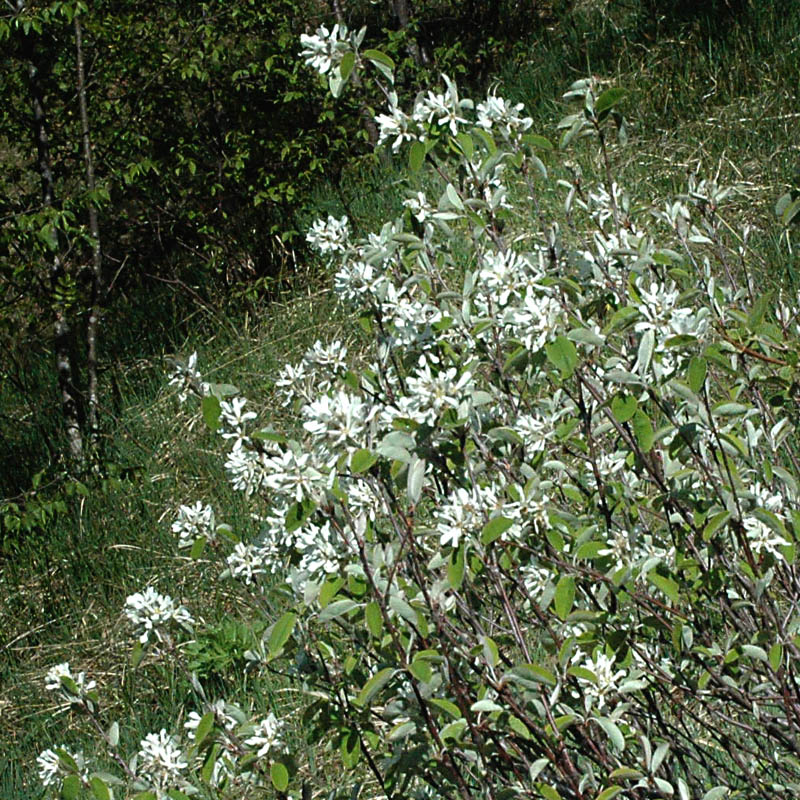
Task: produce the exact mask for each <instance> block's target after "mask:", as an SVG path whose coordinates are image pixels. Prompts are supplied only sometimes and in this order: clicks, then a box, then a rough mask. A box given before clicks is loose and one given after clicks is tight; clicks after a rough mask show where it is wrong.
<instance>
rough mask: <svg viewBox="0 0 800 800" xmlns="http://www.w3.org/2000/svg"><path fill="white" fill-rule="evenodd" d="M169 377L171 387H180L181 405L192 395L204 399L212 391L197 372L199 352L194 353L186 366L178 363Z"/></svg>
mask: <svg viewBox="0 0 800 800" xmlns="http://www.w3.org/2000/svg"><path fill="white" fill-rule="evenodd" d="M168 377H169V385H170V386H177V387H178V389H179V391H178V400H180V402H181V403H185V402H186V400H187V399H188V397H189V395H190V394H192V393H195V394H199V395H200V396H201V397H204V396H205V395H207V394H208V392H209V390H210V384H208V383H207V382H206V381H204V380H203V378H202V375H200V373H199V372H198V371H197V352H194V353H192V354H191V355H190V356H189V360H188V361H187V362H186V363H185V364H184V363H182V362H180V361H176V362H175V363H174V365H173V370H172V372H171V373H170V374H169V376H168Z"/></svg>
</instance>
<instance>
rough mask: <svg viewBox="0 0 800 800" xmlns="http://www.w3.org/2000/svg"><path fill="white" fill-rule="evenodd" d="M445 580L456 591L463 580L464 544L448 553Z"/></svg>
mask: <svg viewBox="0 0 800 800" xmlns="http://www.w3.org/2000/svg"><path fill="white" fill-rule="evenodd" d="M447 580H448V581H449V583H450V585H451V586H452V587H453V588H454V589H455V590H456V591H458V590H459V589H460V588H461V584H462V583H463V581H464V546H463V545H462V546H461V547H459V548H458V549H457V550H454V551H453V552H452V553H451V554H450V558H449V559H448V561H447Z"/></svg>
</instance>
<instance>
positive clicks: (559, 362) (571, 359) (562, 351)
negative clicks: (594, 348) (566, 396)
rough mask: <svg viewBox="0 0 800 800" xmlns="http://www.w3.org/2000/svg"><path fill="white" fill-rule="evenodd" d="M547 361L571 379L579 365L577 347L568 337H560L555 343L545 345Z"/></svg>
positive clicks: (562, 375) (563, 375) (564, 376)
mask: <svg viewBox="0 0 800 800" xmlns="http://www.w3.org/2000/svg"><path fill="white" fill-rule="evenodd" d="M545 353H546V355H547V360H548V361H549V362H550V363H551V364H552V365H553V366H554V367H555V368H556V369H557V370H558V371H559V372H560V373H561V377H562V378H564V379H566V378H569V377H571V375H572V373H573V372H574V371H575V365H576V364H577V363H578V351H577V350H576V349H575V345H574V344H573V343H572V342H571V341H570V340H569V339H567V337H566V336H558V337H557V338H556V340H555V341H553V342H550V343H549V344H547V345H545Z"/></svg>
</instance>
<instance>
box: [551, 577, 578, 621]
mask: <svg viewBox="0 0 800 800" xmlns="http://www.w3.org/2000/svg"><path fill="white" fill-rule="evenodd" d="M574 601H575V578H573V577H572V575H562V576H561V577H560V578H559V579H558V583H557V584H556V593H555V598H554V600H553V604H554V606H555V610H556V614H558V616H559V617H560V618H561V619H564V620H565V619H566V618H567V617H568V616H569V612H570V611H572V604H573V602H574Z"/></svg>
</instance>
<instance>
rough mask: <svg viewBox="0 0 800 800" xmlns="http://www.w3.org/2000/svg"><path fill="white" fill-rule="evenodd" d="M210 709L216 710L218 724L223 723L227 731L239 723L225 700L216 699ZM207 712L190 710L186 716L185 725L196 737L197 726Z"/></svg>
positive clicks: (192, 735) (215, 716) (215, 715)
mask: <svg viewBox="0 0 800 800" xmlns="http://www.w3.org/2000/svg"><path fill="white" fill-rule="evenodd" d="M208 711H213V712H214V718H215V721H216V723H217V724H218V725H221V726H222V727H223V728H224V729H225V730H226V731H228V732H231V731H233V729H234V728H235V727H236V726H237V725H238V724H239V723H238V720H237V719H236V717H234V716H233V715H232V714H230V713H229V711H228V707H227V704H226V703H225V701H224V700H215V701H214V702H213V703H212V704H211V708H209V709H208ZM204 716H205V714H198V713H197V711H190V712H189V714H188V715H187V717H186V722H184V723H183V727H184V728H185V729H186V730H187V731H188V732H189V734H190V735H191V737H192V738H193V739H194V737H195V735H196V731H197V726H198V725H199V724H200V721H201V720H202V719H203V717H204Z"/></svg>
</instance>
